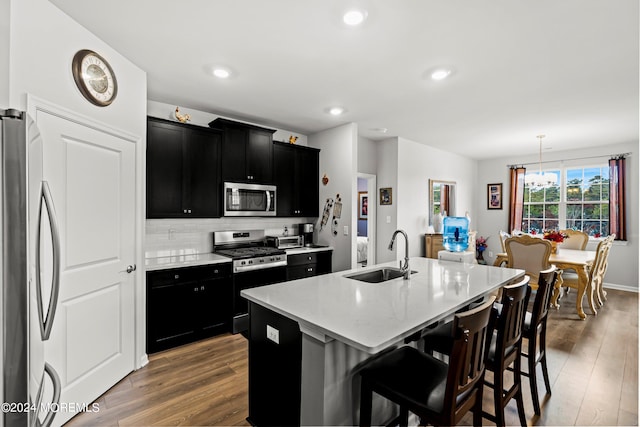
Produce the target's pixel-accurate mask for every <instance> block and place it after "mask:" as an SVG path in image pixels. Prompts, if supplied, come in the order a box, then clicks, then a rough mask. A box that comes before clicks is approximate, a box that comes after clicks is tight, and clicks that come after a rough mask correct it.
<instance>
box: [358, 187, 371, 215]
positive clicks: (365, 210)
mask: <svg viewBox="0 0 640 427" xmlns="http://www.w3.org/2000/svg"><path fill="white" fill-rule="evenodd" d="M368 215H369V193H367V192H366V191H358V219H367V217H368Z"/></svg>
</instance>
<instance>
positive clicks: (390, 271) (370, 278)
mask: <svg viewBox="0 0 640 427" xmlns="http://www.w3.org/2000/svg"><path fill="white" fill-rule="evenodd" d="M415 273H417V271H415V270H411V274H415ZM403 274H404V273H403V272H402V270H400V269H399V268H394V267H382V268H378V269H376V270H369V271H363V272H362V273H355V274H350V275H348V276H344V277H346V278H347V279H353V280H360V281H361V282H368V283H381V282H386V281H387V280H391V279H397V278H398V277H402V276H403Z"/></svg>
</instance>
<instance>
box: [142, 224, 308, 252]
mask: <svg viewBox="0 0 640 427" xmlns="http://www.w3.org/2000/svg"><path fill="white" fill-rule="evenodd" d="M317 221H318V218H202V219H147V220H146V222H145V253H148V254H154V253H155V254H157V253H163V252H166V253H169V252H189V253H205V252H211V251H212V250H213V232H214V231H226V230H265V234H266V235H268V236H279V235H282V234H283V232H284V229H285V227H286V228H287V229H288V232H289V235H294V234H298V224H302V223H309V222H310V223H313V224H316V222H317ZM156 256H157V255H156Z"/></svg>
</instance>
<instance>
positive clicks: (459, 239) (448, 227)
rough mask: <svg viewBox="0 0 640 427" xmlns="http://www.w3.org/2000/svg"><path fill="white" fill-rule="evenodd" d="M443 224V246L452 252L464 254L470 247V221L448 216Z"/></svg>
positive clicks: (460, 217)
mask: <svg viewBox="0 0 640 427" xmlns="http://www.w3.org/2000/svg"><path fill="white" fill-rule="evenodd" d="M443 223H444V231H443V235H442V246H444V248H445V249H446V250H448V251H450V252H464V251H465V250H466V249H467V248H468V247H469V219H468V218H466V217H463V216H447V217H445V218H444V220H443Z"/></svg>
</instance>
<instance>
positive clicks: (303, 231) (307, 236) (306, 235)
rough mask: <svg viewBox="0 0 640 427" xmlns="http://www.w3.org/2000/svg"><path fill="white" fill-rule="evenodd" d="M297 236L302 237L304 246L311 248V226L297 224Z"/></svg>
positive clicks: (309, 224)
mask: <svg viewBox="0 0 640 427" xmlns="http://www.w3.org/2000/svg"><path fill="white" fill-rule="evenodd" d="M298 234H299V235H301V236H302V239H303V240H304V245H305V246H313V224H311V223H307V224H298Z"/></svg>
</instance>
